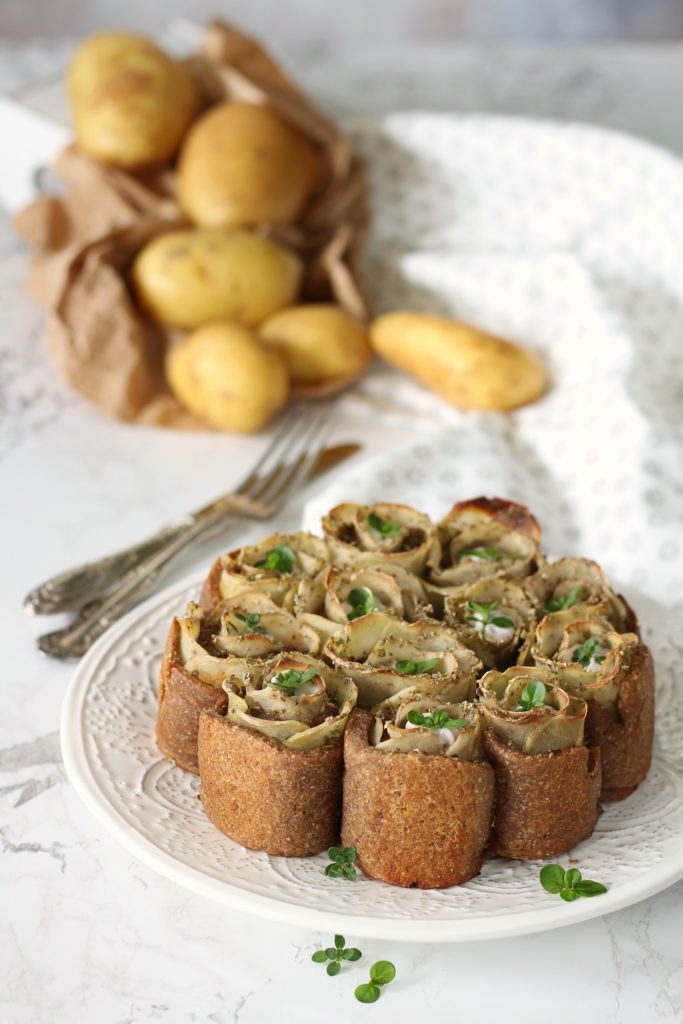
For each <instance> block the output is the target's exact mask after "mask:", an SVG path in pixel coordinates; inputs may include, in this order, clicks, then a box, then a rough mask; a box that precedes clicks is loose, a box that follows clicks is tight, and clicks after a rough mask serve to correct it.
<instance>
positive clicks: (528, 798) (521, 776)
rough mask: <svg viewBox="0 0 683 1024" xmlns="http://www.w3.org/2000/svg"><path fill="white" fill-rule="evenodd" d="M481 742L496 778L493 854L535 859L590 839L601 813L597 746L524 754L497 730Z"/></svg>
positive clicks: (551, 855)
mask: <svg viewBox="0 0 683 1024" xmlns="http://www.w3.org/2000/svg"><path fill="white" fill-rule="evenodd" d="M483 742H484V751H485V753H486V756H487V757H488V759H489V761H490V762H491V764H492V765H493V768H494V771H495V779H496V786H495V808H494V814H493V831H492V833H491V841H490V843H489V849H490V851H491V853H494V854H496V855H497V856H499V857H509V858H511V859H512V860H537V859H540V858H544V857H555V856H557V855H558V854H560V853H565V852H566V851H567V850H571V849H572V847H574V846H576V845H577V843H580V842H581V841H582V840H583V839H587V838H588V836H589V835H590V834H591V833H592V831H593V829H594V828H595V823H596V822H597V820H598V814H599V813H600V811H599V807H598V798H599V795H600V785H601V779H602V773H601V770H600V751H599V750H598V749H597V748H593V747H568V748H566V749H565V750H555V751H552V752H551V753H549V754H525V753H523V752H522V751H521V750H517V749H516V748H515V747H512V746H510V744H508V743H506V742H505V741H504V740H503V739H501V737H500V736H496V735H495V733H493V732H485V733H484V736H483Z"/></svg>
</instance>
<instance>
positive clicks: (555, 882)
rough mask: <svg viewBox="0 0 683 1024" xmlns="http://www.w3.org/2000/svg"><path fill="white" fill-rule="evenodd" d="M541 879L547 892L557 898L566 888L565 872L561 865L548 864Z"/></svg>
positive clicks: (542, 869) (543, 869)
mask: <svg viewBox="0 0 683 1024" xmlns="http://www.w3.org/2000/svg"><path fill="white" fill-rule="evenodd" d="M539 878H540V880H541V885H542V886H543V888H544V889H545V891H546V892H550V893H552V894H553V896H556V895H557V894H558V892H560V891H561V890H562V889H563V888H564V880H565V870H564V868H563V867H562V866H561V865H560V864H546V865H545V866H544V867H542V868H541V873H540V875H539Z"/></svg>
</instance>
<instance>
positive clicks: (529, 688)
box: [515, 679, 545, 711]
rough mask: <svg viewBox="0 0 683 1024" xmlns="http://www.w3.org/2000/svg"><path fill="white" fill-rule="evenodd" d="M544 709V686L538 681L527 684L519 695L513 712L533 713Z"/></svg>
mask: <svg viewBox="0 0 683 1024" xmlns="http://www.w3.org/2000/svg"><path fill="white" fill-rule="evenodd" d="M543 707H545V685H544V684H543V683H542V682H541V681H540V680H539V679H533V680H532V681H531V682H530V683H527V684H526V686H525V687H524V689H523V690H522V692H521V693H520V695H519V703H518V704H517V707H516V708H515V711H533V710H534V708H543Z"/></svg>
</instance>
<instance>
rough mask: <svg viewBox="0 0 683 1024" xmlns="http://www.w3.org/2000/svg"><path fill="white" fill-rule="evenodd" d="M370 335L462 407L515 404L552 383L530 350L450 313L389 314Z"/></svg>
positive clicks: (382, 351) (384, 352) (397, 362)
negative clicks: (453, 318) (450, 316)
mask: <svg viewBox="0 0 683 1024" xmlns="http://www.w3.org/2000/svg"><path fill="white" fill-rule="evenodd" d="M370 340H371V342H372V345H373V347H374V349H375V351H376V352H377V353H378V354H379V355H381V356H382V357H383V358H384V359H386V360H387V362H389V363H393V365H394V366H398V367H399V369H401V370H405V372H406V373H409V374H410V375H411V376H412V377H416V378H417V379H418V380H419V381H421V382H422V383H423V384H426V385H427V387H428V388H431V389H432V390H433V391H437V392H438V393H439V394H440V395H443V396H444V398H447V399H448V400H449V401H450V402H452V403H453V404H454V405H457V406H459V407H460V408H461V409H498V410H500V411H506V410H509V409H516V408H517V407H518V406H520V405H526V404H527V403H528V402H533V401H535V399H537V398H538V397H539V396H540V395H542V394H543V392H544V391H545V389H546V387H547V384H548V378H547V374H546V371H545V368H544V367H543V365H542V364H541V363H540V362H539V360H538V359H537V358H536V357H535V356H534V355H532V354H531V353H530V352H527V351H526V350H525V349H523V348H520V347H519V346H518V345H513V344H512V343H511V342H509V341H503V339H502V338H496V337H494V335H492V334H487V333H486V332H485V331H479V330H477V329H476V328H475V327H469V326H468V325H467V324H462V323H458V321H457V320H449V319H447V318H446V317H440V316H430V315H428V314H426V313H411V312H407V311H401V312H396V313H386V314H385V315H384V316H380V317H379V318H378V319H377V320H375V322H374V323H373V325H372V327H371V329H370Z"/></svg>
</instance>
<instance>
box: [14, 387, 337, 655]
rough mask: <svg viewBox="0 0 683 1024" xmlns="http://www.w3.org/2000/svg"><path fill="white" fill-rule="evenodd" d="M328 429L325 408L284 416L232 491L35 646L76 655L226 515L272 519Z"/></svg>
mask: <svg viewBox="0 0 683 1024" xmlns="http://www.w3.org/2000/svg"><path fill="white" fill-rule="evenodd" d="M331 430H332V421H331V419H330V416H329V406H317V407H315V406H314V407H313V409H311V408H310V406H309V407H308V408H306V409H303V410H298V411H297V412H294V413H293V414H292V415H290V416H289V417H287V420H286V421H285V423H283V425H282V428H281V429H280V431H279V433H278V435H277V436H276V438H275V439H274V441H273V442H272V444H271V445H270V446H269V448H268V449H267V451H266V452H265V453H264V455H263V456H262V458H261V459H260V460H259V461H258V463H257V464H256V465H255V466H254V468H253V470H252V471H251V472H250V473H249V474H248V476H247V477H246V478H245V479H244V480H243V481H242V483H241V484H240V485H239V486H238V487H237V488H236V489H235V491H233V492H231V493H229V494H226V495H223V496H222V497H221V498H219V499H217V501H215V502H212V503H211V504H210V505H207V506H205V507H204V508H203V509H199V510H198V511H197V512H196V513H194V514H193V515H192V516H188V517H187V520H184V521H182V522H181V523H179V524H176V525H175V526H172V527H169V528H167V530H170V531H175V532H171V533H169V534H167V535H166V536H165V537H164V538H163V540H159V539H158V537H157V538H156V542H157V546H156V547H152V548H151V550H149V551H145V552H144V554H143V556H142V557H139V558H138V561H137V562H136V564H135V565H134V566H133V567H132V568H129V569H128V570H127V571H125V572H124V575H123V576H122V578H120V580H119V582H118V584H117V585H116V587H114V589H113V590H112V591H111V592H110V593H108V594H106V595H105V596H103V597H100V598H97V599H95V600H93V601H90V602H89V603H88V604H87V605H86V606H85V607H84V608H83V609H82V611H81V614H80V615H79V617H78V618H77V619H76V621H75V622H74V623H72V624H71V625H69V626H67V627H66V628H65V629H60V630H57V631H56V632H53V633H46V634H45V635H43V636H41V637H39V638H38V640H37V644H38V647H39V648H40V650H41V651H42V652H43V653H44V654H47V655H49V656H50V657H53V658H62V659H70V658H79V657H81V655H83V654H85V652H86V651H87V650H88V648H89V647H90V646H91V645H92V644H93V643H94V642H95V640H97V639H98V637H99V636H101V635H102V633H104V631H105V630H106V629H108V628H109V626H111V625H112V624H113V623H114V622H116V621H117V619H119V618H120V617H121V616H122V615H123V614H124V612H126V611H128V609H129V608H131V607H132V606H133V605H135V604H137V603H138V602H139V601H140V600H141V599H142V598H143V597H144V596H145V595H147V594H149V593H150V592H151V591H152V590H153V589H154V588H155V586H156V584H157V582H158V579H159V577H160V576H161V575H162V573H163V571H164V570H165V569H166V568H167V567H168V564H169V562H170V561H171V560H172V559H173V558H174V557H175V556H176V555H177V554H179V552H180V551H182V550H184V549H185V547H186V546H187V545H188V544H190V543H192V542H193V541H195V540H197V539H198V538H199V537H200V536H201V535H203V534H205V533H206V532H207V531H208V530H209V529H210V528H211V527H212V526H215V525H217V524H218V523H219V522H220V523H223V522H224V521H225V519H226V518H228V517H230V516H236V517H249V518H254V519H269V518H270V517H271V516H273V515H275V513H276V512H277V511H278V509H280V508H281V507H282V505H283V504H284V502H285V500H286V498H287V496H288V495H289V494H291V492H292V490H293V489H294V488H295V487H297V486H298V485H299V484H300V483H302V482H303V481H305V480H306V479H307V477H308V475H309V473H310V472H311V470H312V468H313V466H314V465H315V462H316V460H317V458H318V456H319V455H320V453H321V451H322V449H323V447H324V445H325V444H326V442H327V439H328V437H329V435H330V432H331ZM161 533H162V534H164V533H165V531H161ZM154 543H155V538H151V539H150V540H149V541H146V542H143V544H141V545H137V546H136V549H137V552H138V555H139V554H140V550H141V549H144V548H145V546H146V545H153V544H154ZM132 550H134V549H127V550H126V551H123V552H119V554H118V555H114V556H109V557H108V558H106V559H103V560H102V561H103V563H106V569H105V574H109V579H110V580H111V578H112V569H111V565H112V562H111V560H112V559H116V558H117V557H118V558H120V559H122V562H123V564H125V559H126V558H128V557H130V556H131V551H132ZM98 564H99V563H96V562H95V563H90V565H89V566H82V567H80V569H78V570H75V573H76V574H77V575H78V574H79V573H80V574H82V573H83V572H84V571H85V570H95V569H96V567H97V566H98ZM64 575H66V574H63V576H64ZM114 578H115V577H114ZM49 582H50V581H48V583H49ZM43 586H46V584H43ZM38 589H40V588H38ZM29 596H30V595H29Z"/></svg>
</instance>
